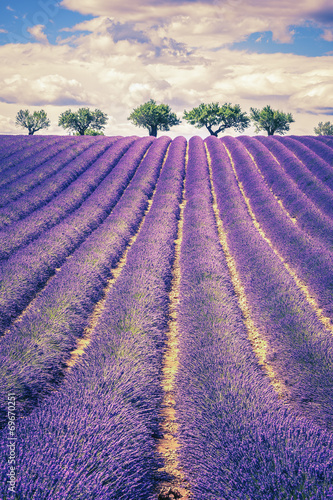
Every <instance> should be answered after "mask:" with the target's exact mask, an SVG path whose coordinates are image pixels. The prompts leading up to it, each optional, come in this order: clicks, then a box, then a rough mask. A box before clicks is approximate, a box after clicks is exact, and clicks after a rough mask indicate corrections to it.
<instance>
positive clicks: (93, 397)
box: [0, 135, 333, 500]
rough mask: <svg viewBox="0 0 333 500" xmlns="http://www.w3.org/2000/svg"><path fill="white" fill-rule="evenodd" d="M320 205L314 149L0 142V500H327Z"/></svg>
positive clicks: (331, 443) (332, 234) (325, 273)
mask: <svg viewBox="0 0 333 500" xmlns="http://www.w3.org/2000/svg"><path fill="white" fill-rule="evenodd" d="M332 207H333V140H332V139H331V138H330V137H316V138H314V137H310V136H309V137H308V136H304V137H296V136H289V137H282V138H278V137H275V136H273V137H265V136H256V137H247V136H240V137H231V136H225V137H223V138H221V139H218V138H217V137H214V136H210V137H208V138H206V139H205V140H203V139H202V138H201V137H198V136H194V137H192V138H191V139H190V140H189V141H186V139H185V138H184V137H177V138H176V139H173V140H172V139H170V138H169V137H167V136H162V137H160V138H158V139H157V138H155V137H152V136H148V137H147V136H146V137H137V136H132V137H120V136H114V137H105V136H104V137H103V136H97V137H76V136H75V137H73V136H70V137H59V136H58V137H56V136H42V135H41V136H37V137H31V136H25V137H23V136H16V137H11V136H0V336H1V338H0V380H1V384H0V498H1V500H14V498H15V500H23V499H24V500H25V499H29V500H49V499H52V500H65V499H66V500H67V499H68V500H172V499H173V500H175V499H179V498H180V499H184V500H290V499H294V500H296V499H297V500H310V499H311V500H326V499H329V498H333V486H332V485H333V470H332V464H333V434H332V432H333V405H332V401H333V208H332ZM9 395H14V396H10V397H9ZM8 397H9V399H8ZM13 415H14V420H13ZM13 422H14V424H15V425H14V426H13ZM13 428H14V433H13ZM13 435H14V436H15V439H12V436H13ZM13 441H14V444H13ZM8 443H10V447H9V446H8ZM13 447H15V475H16V481H15V490H16V491H15V495H12V494H11V493H10V490H9V485H10V483H9V476H10V474H11V476H13V472H12V469H10V462H9V457H10V456H12V454H13ZM9 454H10V455H9Z"/></svg>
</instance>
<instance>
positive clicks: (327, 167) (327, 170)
mask: <svg viewBox="0 0 333 500" xmlns="http://www.w3.org/2000/svg"><path fill="white" fill-rule="evenodd" d="M275 140H277V141H279V142H281V144H283V145H284V146H285V147H287V148H288V149H289V150H290V151H292V153H293V154H294V155H295V156H296V157H297V158H298V160H299V161H300V162H301V163H302V164H303V165H304V166H305V167H306V169H308V170H310V171H311V173H312V174H313V175H315V176H316V177H317V178H318V179H320V180H321V181H322V182H323V183H324V184H325V186H326V187H329V188H330V189H332V190H333V161H332V162H331V163H328V162H327V161H324V160H323V159H322V158H321V157H320V156H319V155H318V154H317V153H315V152H314V151H312V150H311V149H310V148H309V147H307V146H306V143H301V142H300V141H297V140H296V139H295V138H293V137H275Z"/></svg>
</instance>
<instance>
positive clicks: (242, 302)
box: [205, 143, 286, 398]
mask: <svg viewBox="0 0 333 500" xmlns="http://www.w3.org/2000/svg"><path fill="white" fill-rule="evenodd" d="M205 148H206V155H207V160H208V168H209V179H210V186H211V192H212V196H213V210H214V214H215V220H216V225H217V230H218V235H219V240H220V243H221V246H222V249H223V252H224V255H225V258H226V262H227V265H228V269H229V273H230V277H231V281H232V284H233V287H234V290H235V293H236V295H237V298H238V303H239V307H240V309H241V312H242V316H243V321H244V325H245V328H246V331H247V335H248V338H249V341H250V343H251V345H252V348H253V351H254V352H255V354H256V356H257V359H258V362H259V364H260V365H261V367H262V368H263V370H264V371H265V372H266V374H267V375H268V376H269V378H270V381H271V384H272V385H273V387H274V389H275V390H276V392H277V393H278V394H279V396H280V397H281V398H282V397H284V395H285V394H286V387H285V385H284V384H283V383H282V382H281V381H280V380H279V379H278V377H277V375H276V374H275V373H274V371H273V369H272V367H271V366H270V365H269V364H268V363H267V362H266V355H267V350H268V344H267V342H266V341H265V340H264V339H263V338H262V337H261V336H260V333H259V331H258V329H257V328H256V326H255V324H254V322H253V320H252V318H251V314H250V308H249V305H248V303H247V299H246V294H245V290H244V287H243V285H242V283H241V279H240V277H239V274H238V271H237V266H236V262H235V259H234V258H233V256H232V254H231V252H230V249H229V245H228V241H227V235H226V231H225V230H224V227H223V223H222V220H221V217H220V213H219V209H218V205H217V197H216V192H215V188H214V184H213V174H212V163H211V157H210V154H209V151H208V148H207V145H206V143H205ZM227 152H228V151H227ZM228 155H229V157H230V154H229V152H228ZM232 166H233V165H232ZM233 168H234V166H233Z"/></svg>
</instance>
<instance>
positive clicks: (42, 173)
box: [0, 138, 115, 221]
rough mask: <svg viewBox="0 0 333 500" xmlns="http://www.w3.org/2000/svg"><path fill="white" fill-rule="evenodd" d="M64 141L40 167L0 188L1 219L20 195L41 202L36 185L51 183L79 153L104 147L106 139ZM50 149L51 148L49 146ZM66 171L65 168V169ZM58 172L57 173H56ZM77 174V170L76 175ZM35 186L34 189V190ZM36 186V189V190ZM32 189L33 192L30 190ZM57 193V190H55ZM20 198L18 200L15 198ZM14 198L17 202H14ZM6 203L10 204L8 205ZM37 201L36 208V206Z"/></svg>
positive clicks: (113, 140) (13, 207)
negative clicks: (73, 142) (74, 142)
mask: <svg viewBox="0 0 333 500" xmlns="http://www.w3.org/2000/svg"><path fill="white" fill-rule="evenodd" d="M90 139H91V138H90ZM113 142H115V139H110V143H113ZM65 144H66V141H63V143H60V144H59V145H58V144H57V145H55V146H54V147H53V148H52V149H53V153H54V155H53V157H52V158H51V159H50V160H48V161H46V162H45V163H43V164H42V165H41V166H40V167H38V168H36V169H34V170H33V171H32V172H31V173H27V174H26V175H24V176H23V177H21V178H19V179H17V180H16V181H15V182H13V183H11V184H10V185H7V186H5V187H4V188H3V189H0V196H1V206H2V207H5V208H2V209H0V214H1V219H0V221H2V220H3V218H4V216H3V214H6V209H9V210H12V211H14V212H15V206H16V205H17V203H20V200H21V197H23V196H24V195H25V196H28V197H29V195H30V198H32V199H33V198H35V200H38V202H39V203H45V202H43V198H42V197H41V200H39V191H38V187H39V186H40V185H42V186H43V185H44V184H46V185H47V184H51V185H52V184H53V183H54V180H55V179H57V177H59V176H60V175H61V174H62V171H63V169H64V168H65V167H66V166H67V165H68V164H69V163H71V162H73V161H74V160H76V158H79V156H80V154H82V153H83V152H84V151H86V150H88V149H89V148H91V147H93V146H95V148H96V147H98V145H99V146H100V149H101V148H102V147H103V146H104V147H105V149H106V147H107V144H108V141H105V140H104V141H89V140H88V141H86V140H85V141H80V142H79V143H77V144H70V143H69V144H68V143H67V146H66V147H64V145H65ZM50 149H51V148H50ZM65 172H66V170H65ZM57 174H58V175H57ZM78 175H79V172H78V173H77V174H76V176H78ZM34 188H35V190H34ZM36 188H37V190H36ZM31 191H33V192H31ZM55 194H57V192H55ZM18 198H20V200H17V199H18ZM15 200H17V203H16V204H15ZM13 202H14V203H13ZM8 204H10V205H9V206H8ZM38 206H39V205H38V203H37V205H36V208H38ZM5 220H6V219H5Z"/></svg>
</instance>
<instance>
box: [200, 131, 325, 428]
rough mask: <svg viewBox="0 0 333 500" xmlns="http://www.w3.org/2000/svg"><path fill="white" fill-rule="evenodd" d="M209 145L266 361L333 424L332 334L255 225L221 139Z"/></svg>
mask: <svg viewBox="0 0 333 500" xmlns="http://www.w3.org/2000/svg"><path fill="white" fill-rule="evenodd" d="M207 145H208V147H209V150H210V151H211V155H212V158H213V160H212V162H213V174H214V183H215V186H216V193H217V199H218V205H219V210H220V216H221V218H222V221H223V224H224V225H225V230H226V232H227V238H228V243H229V246H230V251H231V253H232V255H233V256H234V259H235V261H236V266H237V270H238V273H239V275H240V279H241V282H242V284H243V286H244V289H245V294H246V296H247V299H248V303H249V307H250V311H251V315H252V319H253V321H254V324H255V325H256V327H257V328H258V331H259V333H260V335H261V336H262V337H263V338H264V339H265V340H266V341H267V342H268V354H267V360H268V363H269V364H270V365H271V366H272V368H273V371H274V372H275V373H277V376H278V379H279V380H281V381H282V382H283V383H284V385H285V386H286V390H287V392H288V395H289V398H290V400H291V401H293V404H294V405H295V407H296V408H297V409H298V410H299V411H300V412H301V413H302V414H306V415H309V418H311V419H312V420H315V421H316V422H318V423H319V424H320V425H323V426H325V427H329V428H333V410H332V401H333V340H332V334H331V332H329V331H328V330H326V328H325V327H324V326H323V324H322V323H321V322H320V321H319V319H318V318H317V316H316V314H315V312H314V310H313V309H312V307H311V306H310V305H309V303H308V302H307V300H306V297H305V295H304V294H303V292H302V291H301V290H300V289H299V288H298V287H297V286H296V283H295V281H294V279H293V278H292V276H291V275H290V274H289V272H288V271H287V269H286V268H285V266H284V265H283V263H282V262H281V261H280V259H279V258H278V257H277V256H276V254H275V253H274V252H273V250H272V249H271V247H270V246H269V245H268V243H267V242H266V241H265V240H264V239H263V238H262V236H261V235H260V233H259V231H258V230H257V229H256V228H255V226H254V225H253V223H252V220H251V218H250V216H249V214H248V211H247V207H246V204H245V202H244V200H243V198H242V196H241V194H240V191H239V189H238V186H237V182H236V179H235V176H234V175H233V172H232V168H231V164H230V160H229V157H228V155H227V153H226V151H225V150H224V146H223V143H222V142H220V143H218V142H216V141H208V140H207ZM229 145H230V144H229ZM229 145H228V147H229ZM232 156H233V160H234V162H235V165H236V166H237V167H239V165H240V163H242V162H244V156H243V151H242V149H238V150H236V149H235V148H233V151H232ZM287 244H290V242H289V241H288V240H287V241H286V245H287ZM324 278H325V276H324ZM323 381H325V386H323Z"/></svg>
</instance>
